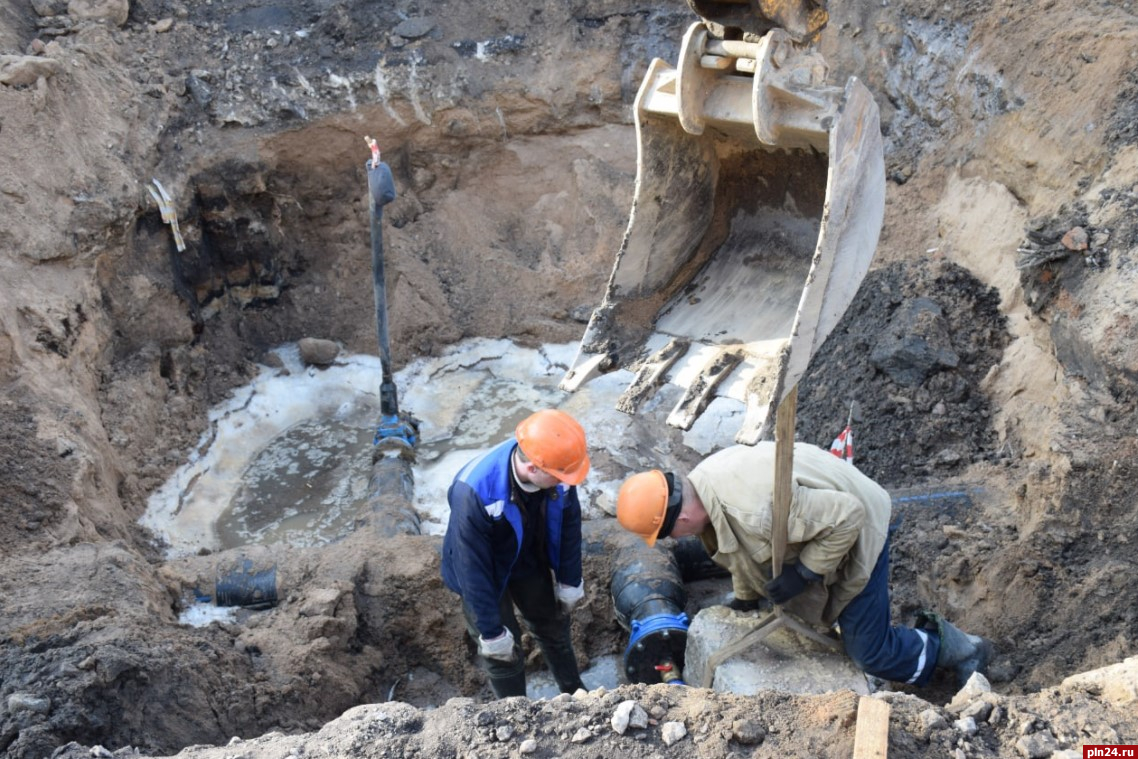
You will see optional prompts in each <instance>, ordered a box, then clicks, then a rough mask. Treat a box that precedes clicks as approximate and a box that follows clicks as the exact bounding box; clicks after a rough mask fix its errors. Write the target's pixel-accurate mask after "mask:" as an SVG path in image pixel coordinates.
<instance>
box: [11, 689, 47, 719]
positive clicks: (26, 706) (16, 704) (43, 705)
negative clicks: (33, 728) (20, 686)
mask: <svg viewBox="0 0 1138 759" xmlns="http://www.w3.org/2000/svg"><path fill="white" fill-rule="evenodd" d="M50 711H51V699H49V698H44V697H42V696H36V695H34V694H32V693H13V694H12V695H10V696H8V713H9V714H16V713H17V712H35V713H36V714H47V713H48V712H50Z"/></svg>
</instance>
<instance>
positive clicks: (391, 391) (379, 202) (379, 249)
mask: <svg viewBox="0 0 1138 759" xmlns="http://www.w3.org/2000/svg"><path fill="white" fill-rule="evenodd" d="M364 139H365V140H367V142H368V145H369V146H370V147H371V150H372V158H371V160H369V161H368V162H367V163H366V164H365V165H366V168H367V185H368V216H369V217H370V218H371V272H372V280H373V283H374V285H375V322H376V332H377V333H378V337H379V360H380V362H382V364H383V381H382V382H381V384H380V386H379V403H380V412H381V413H382V414H383V415H384V416H388V417H393V416H397V415H398V414H399V397H398V394H397V391H396V389H395V380H394V378H393V376H392V372H391V345H390V343H389V342H388V336H387V281H386V278H385V275H384V271H383V206H385V205H387V204H388V203H390V202H391V201H393V200H395V180H394V179H393V178H392V176H391V168H390V167H389V166H388V165H387V164H386V163H382V162H380V160H379V148H378V146H377V145H376V144H375V140H373V139H371V138H370V137H365V138H364Z"/></svg>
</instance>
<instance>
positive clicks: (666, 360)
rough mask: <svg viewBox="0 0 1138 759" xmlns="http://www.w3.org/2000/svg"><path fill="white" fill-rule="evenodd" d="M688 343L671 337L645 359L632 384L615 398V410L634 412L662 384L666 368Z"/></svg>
mask: <svg viewBox="0 0 1138 759" xmlns="http://www.w3.org/2000/svg"><path fill="white" fill-rule="evenodd" d="M688 345H689V343H688V341H687V340H680V339H678V338H674V337H673V338H672V339H671V340H669V341H668V344H667V345H665V346H664V347H663V348H661V349H660V350H658V351H656V352H655V353H653V354H652V355H651V356H649V357H648V358H647V359H645V360H644V363H643V364H641V366H640V368H639V369H638V370H637V371H636V378H635V379H634V380H632V384H631V385H629V386H628V389H627V390H625V391H624V393H622V394H621V396H620V398H618V399H617V401H616V408H617V411H623V412H624V413H626V414H635V413H636V412H637V411H638V410H639V409H640V404H641V403H643V402H644V399H645V398H646V397H647V396H648V395H649V394H650V393H653V392H655V391H656V389H657V388H658V387H660V385H661V384H663V382H664V379H665V377H666V373H667V371H668V369H670V368H671V366H672V364H674V363H676V359H678V358H679V357H680V356H682V355H684V353H686V352H687V350H688Z"/></svg>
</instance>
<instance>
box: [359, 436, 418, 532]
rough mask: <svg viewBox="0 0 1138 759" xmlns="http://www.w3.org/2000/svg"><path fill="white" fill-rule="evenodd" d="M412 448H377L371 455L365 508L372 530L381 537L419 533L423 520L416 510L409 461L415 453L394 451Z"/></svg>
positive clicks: (412, 459)
mask: <svg viewBox="0 0 1138 759" xmlns="http://www.w3.org/2000/svg"><path fill="white" fill-rule="evenodd" d="M411 450H412V449H409V448H405V447H403V446H400V447H394V446H392V447H390V450H388V451H384V450H383V449H382V448H376V449H375V452H374V455H373V457H372V467H371V480H370V481H369V482H368V498H367V504H368V510H367V513H368V514H370V515H371V516H370V519H371V521H372V523H373V525H374V527H375V531H376V532H377V533H379V536H380V537H384V538H390V537H394V536H395V535H419V534H421V533H422V531H423V530H422V523H421V522H420V521H419V514H418V512H416V511H415V507H414V506H413V505H412V504H413V503H414V500H413V499H414V495H415V475H414V474H413V472H412V469H411V464H412V463H413V462H414V455H413V453H412V454H411V455H393V452H394V454H397V453H399V452H402V451H411Z"/></svg>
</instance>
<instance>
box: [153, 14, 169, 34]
mask: <svg viewBox="0 0 1138 759" xmlns="http://www.w3.org/2000/svg"><path fill="white" fill-rule="evenodd" d="M173 28H174V19H172V18H170V17H169V16H167V17H166V18H163V19H159V20H158V21H155V22H154V23H153V24H151V25H150V31H152V32H154V33H155V34H163V33H165V32H168V31H170V30H171V29H173Z"/></svg>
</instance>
